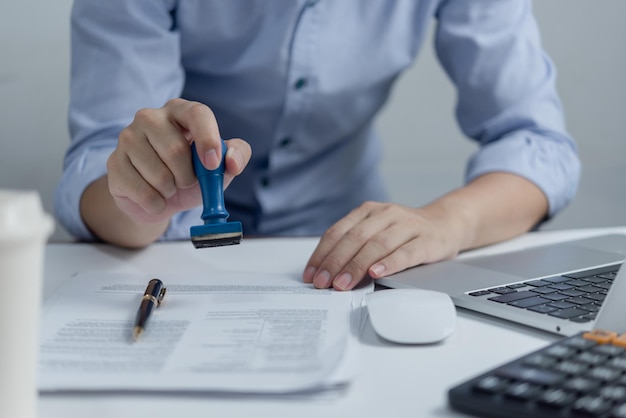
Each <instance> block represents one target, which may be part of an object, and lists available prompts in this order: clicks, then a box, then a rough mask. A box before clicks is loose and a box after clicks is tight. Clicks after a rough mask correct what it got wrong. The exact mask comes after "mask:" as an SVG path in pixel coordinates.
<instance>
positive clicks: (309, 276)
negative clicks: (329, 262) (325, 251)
mask: <svg viewBox="0 0 626 418" xmlns="http://www.w3.org/2000/svg"><path fill="white" fill-rule="evenodd" d="M316 271H317V269H316V268H315V267H313V266H309V267H307V268H306V269H305V270H304V273H302V280H303V281H304V283H313V277H314V276H315V272H316Z"/></svg>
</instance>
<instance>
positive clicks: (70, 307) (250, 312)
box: [39, 272, 372, 393]
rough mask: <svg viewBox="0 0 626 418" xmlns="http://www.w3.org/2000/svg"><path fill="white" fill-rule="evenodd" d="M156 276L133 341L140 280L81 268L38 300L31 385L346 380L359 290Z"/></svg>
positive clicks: (306, 386) (294, 385)
mask: <svg viewBox="0 0 626 418" xmlns="http://www.w3.org/2000/svg"><path fill="white" fill-rule="evenodd" d="M211 276H215V277H213V278H207V277H184V278H177V279H174V278H170V277H160V278H161V279H162V280H163V282H164V284H165V286H166V288H167V293H166V296H165V299H164V301H163V303H162V304H161V306H160V307H159V308H158V309H156V310H155V311H154V312H153V313H152V316H151V317H150V320H149V322H148V324H147V327H146V330H145V332H144V333H143V335H142V336H141V339H140V340H139V341H136V342H133V340H132V338H131V336H132V328H133V324H134V318H135V315H136V313H137V309H138V307H139V302H140V299H141V297H142V296H143V292H144V290H145V288H146V285H147V283H148V280H149V279H150V278H151V277H150V276H139V275H137V274H123V273H110V272H84V273H80V274H78V275H77V276H76V277H75V278H74V279H72V280H71V281H69V282H68V283H67V284H66V285H65V286H63V287H61V288H60V289H58V290H57V291H56V292H55V294H53V295H52V296H51V297H50V298H49V299H48V300H47V301H46V302H45V304H44V309H43V318H42V327H41V329H42V331H41V336H40V354H39V390H40V391H44V392H48V391H93V390H99V391H186V392H194V391H227V392H240V393H289V392H299V391H308V390H311V389H317V388H324V387H329V386H332V385H337V384H341V383H347V382H348V381H349V380H350V379H351V378H352V377H353V374H354V368H353V367H351V365H352V364H353V362H354V357H355V356H356V355H358V350H357V349H355V348H356V347H355V346H356V337H357V336H356V335H355V332H356V329H357V328H358V325H357V324H358V323H359V322H360V321H361V320H362V318H361V317H360V306H361V300H362V298H363V296H364V294H365V293H366V292H368V291H371V290H372V286H368V287H365V288H363V289H361V290H358V291H352V292H337V291H333V290H317V289H314V288H313V287H312V286H311V285H309V284H304V283H301V282H299V280H296V279H294V278H293V277H289V276H280V275H262V274H261V275H254V277H250V275H248V276H247V277H245V276H239V275H237V274H234V273H222V275H221V276H220V275H219V274H215V273H212V274H211Z"/></svg>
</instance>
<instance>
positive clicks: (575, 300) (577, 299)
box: [566, 298, 593, 305]
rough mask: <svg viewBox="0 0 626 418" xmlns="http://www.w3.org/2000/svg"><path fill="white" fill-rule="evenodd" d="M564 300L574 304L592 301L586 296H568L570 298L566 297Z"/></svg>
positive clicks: (584, 303)
mask: <svg viewBox="0 0 626 418" xmlns="http://www.w3.org/2000/svg"><path fill="white" fill-rule="evenodd" d="M566 302H569V303H575V304H576V305H586V304H588V303H591V302H593V301H592V300H591V299H587V298H570V299H566Z"/></svg>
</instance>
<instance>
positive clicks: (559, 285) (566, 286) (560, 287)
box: [548, 283, 574, 290]
mask: <svg viewBox="0 0 626 418" xmlns="http://www.w3.org/2000/svg"><path fill="white" fill-rule="evenodd" d="M548 287H550V288H552V289H556V290H567V289H573V288H574V286H572V285H569V284H565V283H556V284H551V285H548Z"/></svg>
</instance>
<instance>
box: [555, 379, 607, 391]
mask: <svg viewBox="0 0 626 418" xmlns="http://www.w3.org/2000/svg"><path fill="white" fill-rule="evenodd" d="M599 386H600V382H599V381H598V380H594V379H589V378H586V377H574V378H573V379H568V380H567V381H566V382H565V383H564V384H563V387H564V388H565V389H569V390H573V391H576V392H583V393H584V392H590V391H592V390H594V389H596V388H597V387H599Z"/></svg>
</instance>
